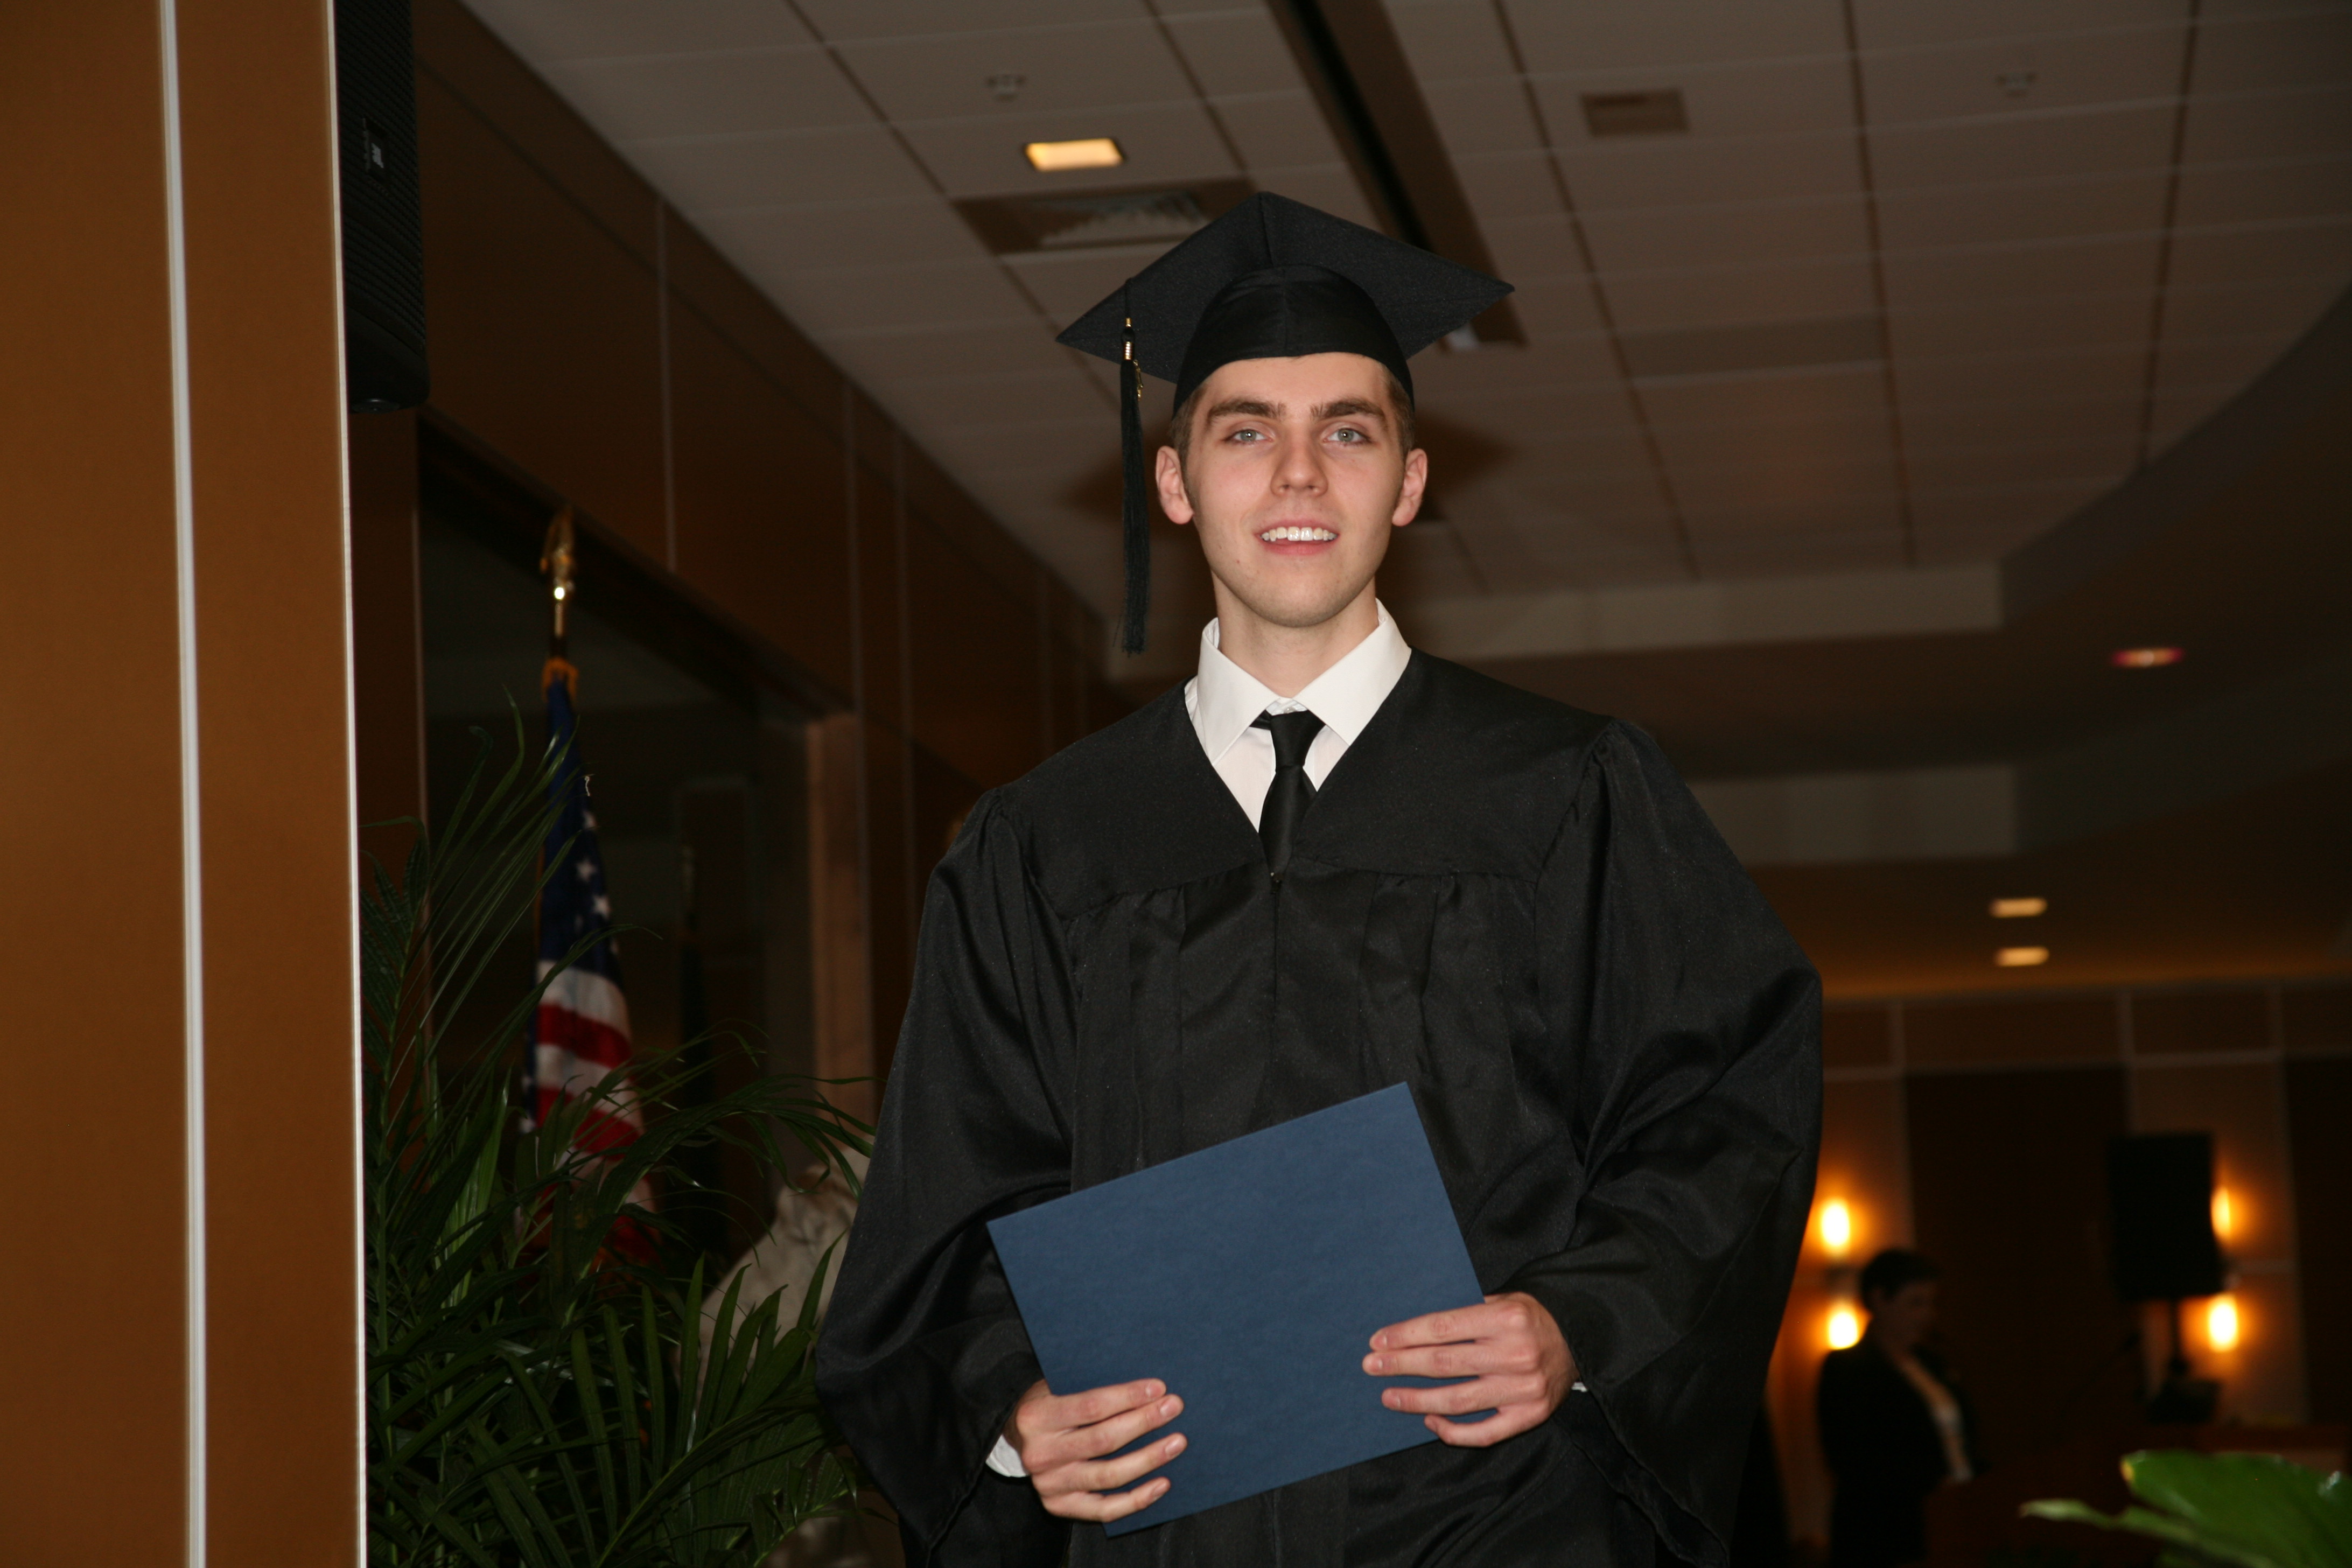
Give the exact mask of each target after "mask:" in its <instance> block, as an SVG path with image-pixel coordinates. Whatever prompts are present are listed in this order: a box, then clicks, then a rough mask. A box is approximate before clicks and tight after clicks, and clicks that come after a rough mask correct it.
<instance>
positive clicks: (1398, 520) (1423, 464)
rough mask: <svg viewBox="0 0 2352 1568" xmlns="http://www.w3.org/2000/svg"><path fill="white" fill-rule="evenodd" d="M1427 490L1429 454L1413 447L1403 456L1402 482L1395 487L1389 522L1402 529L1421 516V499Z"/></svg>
mask: <svg viewBox="0 0 2352 1568" xmlns="http://www.w3.org/2000/svg"><path fill="white" fill-rule="evenodd" d="M1428 489H1429V454H1428V453H1427V452H1424V451H1423V450H1422V449H1421V448H1420V447H1414V448H1413V449H1412V451H1410V452H1407V453H1406V454H1405V456H1404V482H1403V483H1402V484H1401V485H1399V486H1398V487H1397V503H1396V510H1395V511H1394V512H1393V513H1392V514H1391V516H1390V518H1389V521H1390V522H1391V524H1393V525H1394V526H1396V527H1398V528H1402V527H1403V526H1404V525H1405V524H1406V523H1408V522H1411V521H1412V520H1413V519H1414V518H1415V517H1417V516H1419V515H1420V514H1421V498H1422V496H1423V493H1425V492H1426V491H1427V490H1428Z"/></svg>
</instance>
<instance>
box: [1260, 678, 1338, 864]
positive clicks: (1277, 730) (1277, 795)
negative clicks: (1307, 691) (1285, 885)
mask: <svg viewBox="0 0 2352 1568" xmlns="http://www.w3.org/2000/svg"><path fill="white" fill-rule="evenodd" d="M1255 723H1256V725H1257V727H1258V728H1259V729H1261V730H1264V731H1266V732H1267V733H1269V734H1271V735H1272V736H1273V737H1274V784H1273V785H1272V786H1271V787H1269V788H1268V789H1267V790H1266V792H1265V806H1264V807H1262V808H1261V809H1260V810H1259V812H1258V814H1257V836H1258V837H1259V839H1260V840H1261V841H1263V842H1264V843H1265V868H1266V870H1267V871H1268V872H1269V873H1271V874H1272V875H1273V877H1274V879H1275V880H1276V881H1277V882H1279V881H1281V880H1282V874H1283V872H1284V871H1286V870H1287V869H1289V867H1290V840H1291V838H1292V837H1293V836H1294V835H1295V834H1296V833H1297V829H1298V819H1299V818H1300V817H1302V816H1306V815H1307V807H1308V806H1310V805H1314V804H1315V783H1314V781H1313V780H1312V779H1309V778H1308V777H1307V747H1309V746H1311V745H1313V744H1314V743H1315V736H1316V734H1317V732H1318V731H1320V730H1321V729H1322V728H1323V721H1322V720H1320V719H1318V718H1317V717H1315V715H1314V714H1312V713H1308V712H1305V711H1303V710H1302V711H1300V712H1297V713H1261V714H1259V715H1258V716H1257V719H1256V720H1255Z"/></svg>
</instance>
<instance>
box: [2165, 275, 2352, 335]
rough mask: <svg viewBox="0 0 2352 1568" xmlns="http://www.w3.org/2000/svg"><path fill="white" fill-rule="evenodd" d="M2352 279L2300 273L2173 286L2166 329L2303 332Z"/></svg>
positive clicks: (2173, 331) (2181, 332)
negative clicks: (2272, 279)
mask: <svg viewBox="0 0 2352 1568" xmlns="http://www.w3.org/2000/svg"><path fill="white" fill-rule="evenodd" d="M2347 282H2352V279H2345V278H2299V279H2293V280H2291V281H2288V282H2283V283H2266V282H2250V283H2241V284H2223V285H2216V286H2210V287H2205V288H2196V289H2184V288H2175V289H2168V291H2167V292H2166V295H2165V300H2164V330H2165V332H2166V334H2167V335H2168V336H2174V337H2181V338H2210V337H2223V336H2228V335H2231V334H2233V333H2242V332H2274V333H2282V334H2284V335H2288V336H2296V337H2299V336H2301V335H2302V334H2303V333H2304V332H2305V331H2307V330H2308V329H2309V328H2310V327H2311V326H2312V324H2313V323H2314V322H2315V321H2318V320H2319V318H2320V317H2321V316H2323V315H2325V314H2326V311H2327V309H2328V307H2329V306H2331V305H2333V304H2335V303H2336V300H2337V298H2338V297H2340V296H2341V295H2342V294H2343V292H2344V288H2345V285H2346V284H2347Z"/></svg>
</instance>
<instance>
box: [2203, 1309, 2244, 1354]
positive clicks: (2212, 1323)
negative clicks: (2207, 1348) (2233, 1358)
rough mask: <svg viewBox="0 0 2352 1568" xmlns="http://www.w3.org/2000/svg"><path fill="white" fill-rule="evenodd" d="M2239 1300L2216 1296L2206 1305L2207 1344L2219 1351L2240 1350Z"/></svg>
mask: <svg viewBox="0 0 2352 1568" xmlns="http://www.w3.org/2000/svg"><path fill="white" fill-rule="evenodd" d="M2239 1332H2240V1325H2239V1322H2238V1299H2237V1298H2236V1297H2235V1296H2216V1297H2214V1298H2213V1299H2212V1300H2210V1301H2208V1302H2207V1303H2205V1342H2206V1343H2207V1344H2210V1345H2211V1346H2212V1347H2213V1348H2214V1349H2215V1350H2217V1351H2233V1350H2236V1349H2237V1348H2238V1335H2239Z"/></svg>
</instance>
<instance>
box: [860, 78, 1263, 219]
mask: <svg viewBox="0 0 2352 1568" xmlns="http://www.w3.org/2000/svg"><path fill="white" fill-rule="evenodd" d="M901 129H902V130H903V131H904V132H905V134H906V137H907V141H908V144H909V145H910V146H912V147H913V148H914V149H915V154H916V156H917V157H919V158H920V159H922V161H923V162H924V163H925V164H926V165H927V166H928V167H929V169H930V172H931V174H933V175H934V176H935V177H936V178H937V179H938V180H939V182H940V184H941V185H943V186H945V187H946V189H947V193H948V195H950V196H979V195H1032V194H1037V195H1042V194H1045V193H1049V192H1059V191H1071V190H1092V189H1097V188H1099V187H1101V186H1103V185H1107V184H1114V185H1130V184H1152V183H1154V182H1157V181H1161V180H1164V181H1166V182H1168V183H1169V184H1183V183H1185V182H1187V181H1190V180H1207V179H1225V178H1229V177H1231V176H1232V175H1234V174H1236V173H1238V172H1239V171H1237V170H1236V169H1235V168H1234V163H1233V160H1232V159H1231V158H1230V157H1228V156H1227V155H1226V153H1225V148H1224V143H1223V142H1222V141H1221V140H1219V138H1218V136H1217V133H1216V129H1215V128H1214V127H1213V126H1212V125H1211V124H1210V123H1209V119H1208V116H1207V115H1206V114H1205V113H1203V112H1202V109H1201V105H1200V103H1199V100H1191V99H1188V100H1184V101H1181V102H1166V103H1152V104H1142V105H1137V106H1134V107H1129V108H1120V109H1096V110H1087V111H1086V112H1085V113H1083V114H1068V115H1055V116H1051V117H1046V116H1031V115H1011V116H1007V117H1005V118H1004V119H1002V120H998V121H991V122H988V123H986V124H983V125H974V124H972V123H970V122H966V121H958V122H955V123H952V124H950V123H946V122H942V121H929V122H927V123H924V124H919V125H915V124H909V125H905V126H902V127H901ZM1077 136H1108V137H1111V138H1114V139H1115V140H1116V141H1117V142H1118V145H1119V150H1120V151H1121V152H1123V153H1126V154H1127V162H1126V163H1122V164H1120V165H1119V166H1118V168H1116V169H1084V170H1068V171H1064V172H1062V173H1059V174H1041V173H1039V172H1038V171H1037V170H1035V169H1033V168H1031V167H1030V166H1029V161H1028V160H1027V159H1026V158H1024V157H1023V156H1022V153H1021V148H1022V145H1023V144H1024V142H1051V141H1059V140H1062V139H1064V138H1067V137H1077ZM1105 176H1108V178H1106V177H1105Z"/></svg>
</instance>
